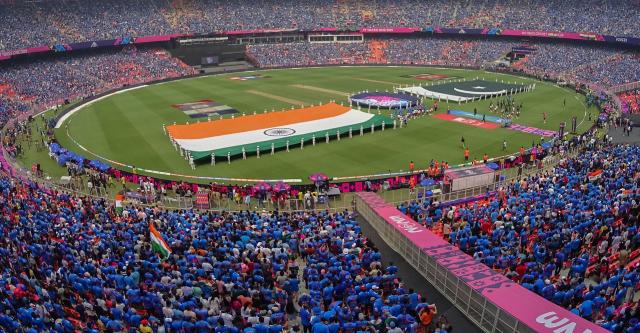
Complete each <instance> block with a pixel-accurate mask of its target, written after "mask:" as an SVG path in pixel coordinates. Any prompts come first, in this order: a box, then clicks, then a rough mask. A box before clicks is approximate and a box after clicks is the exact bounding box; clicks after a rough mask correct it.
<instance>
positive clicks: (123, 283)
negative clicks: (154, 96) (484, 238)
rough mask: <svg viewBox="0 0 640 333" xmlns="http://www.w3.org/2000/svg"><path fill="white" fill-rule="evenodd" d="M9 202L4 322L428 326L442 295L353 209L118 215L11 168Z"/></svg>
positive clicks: (0, 255)
mask: <svg viewBox="0 0 640 333" xmlns="http://www.w3.org/2000/svg"><path fill="white" fill-rule="evenodd" d="M0 207H1V208H0V209H1V210H2V221H1V225H2V228H1V229H0V230H1V236H0V267H1V268H0V284H1V285H2V288H0V299H1V300H2V301H1V302H0V331H5V332H28V333H35V332H60V333H62V332H144V333H149V332H184V333H187V332H198V333H201V332H202V333H204V332H257V333H266V332H297V331H302V330H303V329H304V330H305V331H312V332H314V333H320V332H337V331H338V329H342V330H343V331H344V332H356V331H368V332H379V331H382V330H386V329H389V331H390V332H414V331H415V330H416V328H417V327H418V325H419V323H418V321H417V318H418V315H419V313H420V311H421V310H422V309H423V308H429V309H431V308H432V307H429V306H428V304H427V303H425V300H424V298H423V297H421V296H420V295H418V294H417V293H415V292H414V291H413V290H411V289H408V288H407V287H406V286H405V285H404V284H403V282H402V281H401V279H400V278H399V277H398V276H397V268H396V267H395V266H393V265H392V264H390V265H389V266H387V267H384V266H383V265H382V263H381V255H380V252H379V251H378V250H377V249H376V248H375V246H374V245H373V244H372V243H371V242H370V241H369V240H368V239H367V238H366V237H365V236H364V235H363V234H362V233H361V230H360V227H359V225H358V223H357V222H356V220H355V216H354V215H353V213H351V212H347V211H345V212H342V213H331V214H330V213H328V212H319V213H303V212H300V213H292V214H285V213H277V212H264V211H263V212H248V211H247V212H240V213H197V212H195V211H164V210H161V209H158V208H143V207H134V206H129V207H126V209H125V210H124V212H122V214H120V215H117V214H116V213H115V211H114V207H113V206H112V205H110V204H108V203H106V202H105V201H102V200H89V199H86V198H77V197H71V196H68V195H66V194H63V193H53V192H48V191H45V190H41V189H38V188H37V187H36V186H35V185H34V184H31V183H23V182H22V181H20V180H18V179H10V178H7V176H6V175H4V174H3V175H2V177H1V178H0ZM149 223H155V226H156V227H157V229H158V230H160V231H162V233H163V234H164V238H165V240H166V241H167V243H168V244H169V245H170V247H171V249H172V251H173V253H172V254H171V255H170V256H169V258H168V259H167V260H164V261H163V260H161V259H160V258H159V257H158V256H157V255H156V254H155V253H154V252H153V251H152V249H151V247H150V245H149V243H148V241H149V233H148V227H149ZM398 329H399V330H400V331H398ZM440 332H446V331H444V330H442V331H440Z"/></svg>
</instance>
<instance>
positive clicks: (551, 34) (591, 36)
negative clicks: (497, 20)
mask: <svg viewBox="0 0 640 333" xmlns="http://www.w3.org/2000/svg"><path fill="white" fill-rule="evenodd" d="M500 35H502V36H528V37H548V38H563V39H577V40H597V41H604V37H603V36H602V35H600V34H595V33H590V32H585V33H580V32H561V31H539V30H512V29H504V30H501V31H500Z"/></svg>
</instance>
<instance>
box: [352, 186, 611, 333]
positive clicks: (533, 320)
mask: <svg viewBox="0 0 640 333" xmlns="http://www.w3.org/2000/svg"><path fill="white" fill-rule="evenodd" d="M358 197H359V198H360V199H361V200H362V201H363V202H364V203H365V204H366V205H367V206H368V207H369V208H370V209H372V210H373V211H374V212H375V213H376V214H377V215H378V216H379V217H381V218H382V219H383V220H384V221H386V223H388V224H389V225H391V226H393V228H394V229H395V230H397V231H398V232H400V233H401V234H402V235H403V236H404V237H405V238H406V239H407V240H408V241H409V242H411V243H412V244H414V245H415V246H417V247H418V248H420V249H421V250H422V253H423V254H424V255H427V256H430V257H432V258H434V259H435V260H436V262H437V263H438V264H439V265H441V266H442V267H444V268H445V269H447V270H448V271H449V272H450V273H451V274H453V275H454V276H456V277H457V278H458V279H460V280H462V281H464V283H465V284H466V285H468V286H469V287H471V289H473V290H475V291H476V292H478V293H480V294H481V295H482V296H484V297H485V298H487V300H489V301H490V302H491V303H493V304H495V305H496V306H498V307H499V308H501V309H502V310H503V311H504V312H506V313H508V314H509V315H511V316H512V317H514V318H515V319H516V320H518V321H519V322H521V323H522V324H524V325H526V326H528V327H529V328H530V329H532V330H533V331H535V332H543V333H559V332H563V333H606V332H609V331H608V330H606V329H604V328H602V327H600V326H598V325H596V324H594V323H592V322H590V321H588V320H585V319H583V318H581V317H580V316H577V315H575V314H573V313H572V312H570V311H568V310H566V309H564V308H562V307H560V306H558V305H556V304H554V303H552V302H549V301H547V300H546V299H544V298H542V297H540V296H538V295H537V294H535V293H533V292H531V291H529V290H527V289H526V288H524V287H522V286H520V285H519V284H517V283H515V282H513V281H511V280H510V279H508V278H507V277H505V276H504V275H502V274H500V273H497V272H495V271H494V270H492V269H491V268H489V267H488V266H486V265H484V264H482V263H478V262H477V261H476V260H474V259H473V258H472V257H471V256H469V255H467V254H466V253H464V252H462V251H460V250H459V249H458V248H457V247H455V246H453V245H451V244H449V243H448V242H446V241H445V240H443V239H442V238H440V237H438V236H436V235H435V234H434V233H432V232H431V231H430V230H428V229H427V228H425V227H424V226H422V225H421V224H419V223H417V222H415V221H414V220H412V219H411V218H409V217H407V216H406V215H404V214H402V213H401V212H400V211H399V210H398V209H396V207H394V206H392V205H390V204H388V203H387V202H386V201H384V199H382V198H381V197H380V196H379V195H378V194H376V193H373V192H361V193H358ZM401 243H404V242H401Z"/></svg>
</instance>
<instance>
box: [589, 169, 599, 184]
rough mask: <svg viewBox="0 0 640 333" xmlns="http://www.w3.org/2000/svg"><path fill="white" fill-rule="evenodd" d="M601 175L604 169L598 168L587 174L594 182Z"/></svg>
mask: <svg viewBox="0 0 640 333" xmlns="http://www.w3.org/2000/svg"><path fill="white" fill-rule="evenodd" d="M601 176H602V169H598V170H596V171H593V172H589V173H588V174H587V177H589V181H590V182H594V181H596V180H598V179H600V177H601Z"/></svg>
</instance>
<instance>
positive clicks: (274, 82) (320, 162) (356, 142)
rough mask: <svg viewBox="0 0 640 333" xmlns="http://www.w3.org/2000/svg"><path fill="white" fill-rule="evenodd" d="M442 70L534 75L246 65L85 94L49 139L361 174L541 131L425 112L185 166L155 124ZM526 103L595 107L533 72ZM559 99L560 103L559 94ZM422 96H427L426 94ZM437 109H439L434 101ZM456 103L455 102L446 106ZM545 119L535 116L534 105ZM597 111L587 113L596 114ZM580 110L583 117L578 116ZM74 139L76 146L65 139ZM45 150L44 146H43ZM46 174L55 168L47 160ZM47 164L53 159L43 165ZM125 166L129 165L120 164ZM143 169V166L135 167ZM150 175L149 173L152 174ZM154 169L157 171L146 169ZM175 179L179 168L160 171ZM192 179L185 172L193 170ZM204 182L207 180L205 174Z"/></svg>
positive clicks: (552, 115) (308, 99) (145, 160)
mask: <svg viewBox="0 0 640 333" xmlns="http://www.w3.org/2000/svg"><path fill="white" fill-rule="evenodd" d="M424 73H429V74H444V75H448V76H452V77H453V76H455V77H461V78H475V77H478V76H479V77H481V78H484V79H486V80H492V81H493V80H495V79H496V78H497V79H498V80H505V81H517V82H519V83H531V82H534V81H532V80H530V79H526V78H518V77H515V76H507V75H501V74H494V73H487V72H480V71H468V70H455V69H436V68H428V67H330V68H309V69H289V70H272V71H262V72H261V74H262V75H263V76H268V78H263V79H259V80H247V81H238V80H231V79H229V78H230V77H235V76H241V75H248V74H244V73H240V74H238V73H234V74H225V75H217V76H207V77H200V78H193V79H186V80H181V81H176V82H171V83H165V84H159V85H152V86H148V87H145V88H141V89H137V90H132V91H128V92H124V93H121V94H117V95H113V96H111V97H109V98H106V99H103V100H101V101H98V102H96V103H94V104H91V105H89V106H87V107H85V108H84V109H82V110H80V111H79V112H77V113H75V114H73V115H72V116H71V117H70V118H69V119H68V120H67V122H66V126H62V127H61V128H59V129H57V130H56V139H57V140H58V141H59V142H60V143H61V144H62V145H63V146H64V147H67V148H69V149H70V150H73V151H75V152H77V153H79V154H81V155H84V156H85V157H87V158H90V159H96V158H97V157H96V156H100V157H103V158H107V159H111V160H114V161H118V162H120V163H124V164H126V165H134V166H136V167H137V168H145V169H151V170H158V171H162V172H171V173H175V174H182V175H193V176H205V177H229V178H264V179H282V178H289V179H291V178H294V179H295V178H298V179H302V180H305V181H306V179H307V177H308V176H309V175H310V174H312V173H314V172H324V173H326V174H327V175H329V176H354V175H367V174H374V173H381V172H388V171H400V170H403V169H405V170H406V169H407V167H408V164H409V162H410V161H411V160H413V161H415V163H416V167H417V168H421V167H426V166H427V165H428V162H429V161H430V160H431V159H438V160H446V161H449V162H450V163H451V164H457V163H460V162H462V161H463V153H462V149H461V148H460V137H461V136H462V135H464V137H465V139H466V141H467V143H468V144H469V146H470V150H471V156H472V158H473V157H477V158H478V159H481V158H482V155H483V154H484V153H487V154H489V156H498V155H504V152H502V147H501V144H502V141H503V140H507V142H508V150H509V152H516V151H517V150H518V148H519V147H520V146H525V147H528V146H531V144H532V142H533V141H536V142H537V141H538V140H539V139H540V138H539V137H536V136H533V135H530V134H526V133H520V132H516V131H512V130H508V129H502V128H499V129H481V128H476V127H471V126H468V125H463V124H458V123H453V122H448V121H444V120H440V119H435V118H432V117H423V118H419V119H416V120H412V121H410V122H409V125H408V127H407V128H403V129H397V130H386V131H384V132H381V131H376V132H375V133H373V134H365V135H364V136H362V137H359V136H354V137H353V138H351V139H348V138H343V139H342V140H341V141H339V142H338V141H331V142H330V143H328V144H325V143H324V141H323V140H322V141H323V142H322V143H320V144H318V145H316V146H315V147H311V145H305V148H304V150H300V149H291V151H290V152H288V153H287V152H278V153H276V154H275V155H274V156H269V155H265V154H263V156H262V157H261V158H260V159H257V158H256V157H255V156H250V157H249V158H248V159H247V160H241V159H236V160H234V161H233V162H232V163H231V164H230V165H228V164H227V163H218V164H217V165H215V166H210V165H209V164H204V165H199V166H198V167H197V168H196V170H192V169H191V168H190V167H189V165H188V164H187V162H186V161H185V160H184V159H183V158H181V157H180V155H179V154H178V153H177V152H176V151H175V150H174V148H173V146H172V145H171V143H170V141H169V139H168V138H167V136H166V135H165V134H164V132H163V129H162V126H163V124H167V125H169V124H173V123H174V122H175V123H178V124H180V123H186V122H187V121H190V122H193V121H194V119H192V118H189V117H188V116H186V115H185V114H184V113H183V112H182V111H180V110H178V109H175V108H173V107H172V106H171V105H172V104H178V103H189V102H194V101H198V100H203V99H211V100H214V101H216V102H220V103H223V104H226V105H229V106H231V107H233V108H235V109H237V110H239V111H240V112H241V113H242V112H244V113H247V114H251V113H253V112H254V111H257V112H263V111H264V110H269V111H270V110H281V109H283V108H287V109H289V108H291V106H292V105H295V106H297V104H305V105H309V104H316V105H317V104H319V103H321V102H322V103H326V102H328V101H330V100H336V101H337V102H341V101H343V102H346V101H347V96H348V94H350V93H352V92H357V91H362V90H369V91H373V90H380V91H384V90H390V89H392V86H393V84H416V83H419V84H425V83H427V84H428V83H430V81H421V80H416V79H413V78H411V77H410V75H412V74H424ZM515 99H516V101H517V102H518V103H520V102H522V103H523V104H524V112H523V114H522V115H521V116H520V117H519V118H518V119H516V120H515V121H514V122H515V123H518V124H522V125H528V126H533V127H538V128H544V129H551V130H557V128H558V124H559V123H560V122H561V121H567V122H568V123H569V122H570V119H571V118H572V117H573V116H576V117H577V118H578V123H579V124H580V127H579V131H582V130H585V129H587V128H588V126H590V123H589V122H588V121H587V116H586V114H587V112H591V113H593V114H594V115H595V113H596V112H597V110H596V109H595V108H592V109H586V107H585V105H584V103H583V101H584V97H583V96H581V95H579V94H576V93H575V92H573V91H570V90H568V89H564V88H560V87H557V86H554V85H552V84H548V83H542V82H537V89H536V90H535V91H533V92H529V93H522V94H517V95H515ZM564 100H566V107H563V101H564ZM427 104H429V105H430V104H431V101H428V102H427ZM440 105H441V107H440V110H441V112H444V111H445V110H446V105H445V103H444V102H442V103H441V104H440ZM488 105H489V100H486V101H478V102H474V103H467V104H462V105H457V104H456V105H455V109H460V110H466V111H472V110H473V109H474V108H477V109H478V111H479V112H480V113H484V112H486V110H487V109H488ZM450 107H451V108H454V106H453V105H451V106H450ZM543 112H547V114H548V121H547V123H546V124H544V123H543V119H542V113H543ZM594 119H595V117H594ZM583 120H584V121H583ZM71 138H73V140H75V141H76V142H77V143H79V144H80V145H82V147H83V148H84V149H83V148H81V147H79V146H78V145H77V144H75V143H74V142H73V140H72V139H71ZM28 154H30V155H29V156H27V157H24V158H23V160H24V162H25V163H29V161H30V160H37V159H38V158H40V157H39V156H41V155H42V153H36V152H31V153H28ZM44 156H45V157H46V152H45V153H44ZM43 167H44V168H45V171H47V172H48V173H50V174H52V175H56V174H57V173H58V172H57V171H55V170H47V168H49V166H48V165H43ZM51 168H55V167H53V166H51ZM127 171H130V170H127ZM141 173H143V174H144V172H141ZM152 175H154V174H152ZM154 176H158V175H154ZM165 178H170V179H180V177H165ZM192 181H193V179H192ZM203 182H207V181H203Z"/></svg>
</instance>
